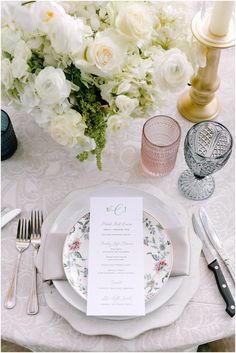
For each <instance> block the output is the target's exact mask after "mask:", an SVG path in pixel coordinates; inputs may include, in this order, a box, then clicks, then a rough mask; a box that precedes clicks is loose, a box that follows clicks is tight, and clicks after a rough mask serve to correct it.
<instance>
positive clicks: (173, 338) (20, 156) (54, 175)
mask: <svg viewBox="0 0 236 353" xmlns="http://www.w3.org/2000/svg"><path fill="white" fill-rule="evenodd" d="M219 72H220V77H221V87H220V89H219V92H218V95H219V97H220V99H221V102H222V111H221V113H220V116H219V117H218V118H217V121H219V122H221V123H223V124H225V125H226V126H227V127H228V128H229V129H230V131H231V132H232V134H234V117H235V110H234V50H232V49H229V50H225V51H223V53H222V58H221V62H220V70H219ZM5 110H6V111H7V112H8V113H9V115H10V117H11V120H12V123H13V125H14V129H15V132H16V135H17V138H18V143H19V145H18V149H17V151H16V153H15V155H14V156H13V157H12V158H10V159H9V160H7V161H4V162H2V164H1V165H2V207H3V206H4V207H9V208H16V207H17V208H21V209H22V216H24V217H28V216H29V212H30V211H31V210H33V209H42V210H43V211H44V214H45V215H47V214H49V213H50V212H51V211H52V210H53V209H54V208H55V207H56V206H57V205H58V203H60V202H61V200H63V198H64V197H65V196H66V195H67V194H68V193H70V192H71V191H73V190H75V189H78V188H86V187H88V186H93V185H96V184H102V183H103V182H105V181H108V180H113V181H117V182H119V183H126V184H127V183H131V184H134V183H150V184H153V185H155V186H157V187H159V188H160V189H161V190H162V191H164V192H165V193H166V194H168V195H169V196H170V197H173V198H174V199H176V200H177V201H178V202H179V203H180V204H181V205H182V206H184V207H185V208H186V209H187V210H188V212H189V216H190V215H191V213H192V211H193V210H194V209H195V208H196V207H198V206H200V205H204V206H205V207H206V209H207V210H208V211H209V214H210V216H211V218H212V219H213V221H214V224H215V228H216V230H217V231H218V232H219V233H220V234H221V236H222V238H223V239H224V245H225V248H226V249H227V251H228V252H229V254H230V256H231V259H232V261H234V213H235V211H234V159H235V158H234V153H233V155H232V157H231V158H230V160H229V162H228V163H227V164H226V166H225V167H224V168H223V169H222V170H221V171H219V172H218V173H217V174H215V181H216V190H215V193H214V195H213V196H212V197H211V198H210V199H208V200H206V201H204V202H193V201H190V200H187V199H185V198H184V197H183V196H182V195H181V194H180V193H179V191H178V188H177V180H178V177H179V175H180V173H181V172H182V171H183V170H184V169H186V164H185V161H184V156H183V142H184V137H185V135H186V132H187V130H188V129H189V128H190V127H191V126H192V123H190V122H188V121H187V120H185V119H183V118H182V117H181V116H180V115H179V113H178V112H177V109H176V101H175V100H172V101H171V102H169V106H167V107H166V108H165V109H163V110H162V113H165V114H167V115H168V114H169V115H170V116H172V117H174V118H176V119H177V120H178V121H179V123H180V125H181V128H182V139H181V146H180V150H179V153H178V158H177V162H176V166H175V168H174V170H173V171H172V172H171V173H170V174H169V175H168V176H166V177H161V178H153V177H149V176H147V175H146V174H145V173H144V172H143V171H142V170H141V168H140V164H139V156H140V139H141V129H142V124H143V121H141V120H136V121H134V122H133V123H132V126H131V127H130V129H129V130H127V131H125V132H122V134H118V135H114V136H113V137H112V139H111V140H110V141H109V143H108V145H107V148H106V151H105V153H104V156H103V170H102V172H99V171H98V170H97V168H96V166H95V163H94V162H88V163H84V164H81V163H80V162H78V161H76V160H75V159H74V156H73V155H72V154H71V153H70V152H68V150H67V149H66V148H64V147H62V146H59V145H58V144H56V143H55V142H54V141H53V140H52V139H51V138H50V136H48V135H46V134H45V133H44V132H43V131H42V130H41V129H40V127H38V126H37V125H36V123H35V122H34V121H33V120H32V119H31V118H30V117H29V116H28V115H27V114H23V113H21V112H16V111H14V110H12V109H9V108H5ZM16 227H17V221H16V220H15V221H13V222H11V223H10V224H9V225H7V226H6V227H5V228H4V229H3V230H2V260H1V261H2V262H1V264H2V298H3V299H4V298H5V295H6V291H7V288H8V285H9V280H10V276H11V274H12V271H13V268H14V264H15V259H16V250H15V234H16ZM32 255H33V254H32V247H31V248H30V249H29V250H27V251H26V252H25V253H24V254H23V256H22V263H21V267H20V272H19V281H18V298H17V305H16V307H15V308H14V309H12V310H6V309H5V308H4V307H3V301H4V300H2V337H3V338H4V339H6V340H9V341H13V342H16V343H18V344H22V345H24V346H26V347H29V348H30V349H32V350H34V351H156V352H157V351H194V350H195V349H196V347H197V346H198V345H199V344H202V343H205V342H209V341H214V340H217V339H220V338H223V337H227V336H232V335H233V334H234V319H232V318H230V317H229V316H228V315H227V314H226V312H225V304H224V302H223V299H222V298H221V296H220V294H219V292H218V289H217V286H216V282H215V280H214V276H213V273H211V271H209V270H208V269H207V265H206V261H205V259H204V258H203V256H202V257H201V259H200V276H201V280H200V286H199V289H198V291H197V292H196V294H195V296H194V297H193V298H192V300H191V301H190V302H189V304H188V305H187V307H186V308H185V310H184V312H183V314H182V315H181V317H180V318H179V319H178V320H177V321H176V322H174V323H173V324H172V325H170V326H168V327H165V328H160V329H155V330H150V331H148V332H146V333H143V334H142V335H140V336H138V337H136V338H135V339H131V340H122V339H120V338H116V337H112V336H86V335H82V334H80V333H78V332H76V331H75V330H74V329H73V328H72V327H71V326H70V325H69V324H68V323H67V322H66V321H65V320H64V319H63V318H61V317H60V316H58V315H57V314H55V313H54V312H53V311H52V310H51V309H49V308H48V306H47V304H46V302H45V299H44V296H43V293H42V284H41V283H40V278H39V281H38V282H39V302H40V313H39V314H38V315H35V316H31V317H30V316H28V315H27V314H26V305H27V298H28V294H29V290H30V283H31V268H32V262H33V257H32ZM224 273H225V276H226V279H227V280H228V282H229V285H230V287H231V288H233V284H232V281H231V278H230V277H229V275H228V273H227V272H226V271H225V269H224Z"/></svg>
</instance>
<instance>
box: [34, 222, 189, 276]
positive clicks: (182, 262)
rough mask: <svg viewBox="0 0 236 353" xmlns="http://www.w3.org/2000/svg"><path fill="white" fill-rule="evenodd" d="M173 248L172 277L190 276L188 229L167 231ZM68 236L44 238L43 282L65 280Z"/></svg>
mask: <svg viewBox="0 0 236 353" xmlns="http://www.w3.org/2000/svg"><path fill="white" fill-rule="evenodd" d="M166 230H167V232H168V235H169V237H170V240H171V242H172V246H173V267H172V271H171V276H184V275H189V266H190V244H189V234H188V229H187V227H179V228H169V229H166ZM66 236H67V234H65V233H47V234H45V235H44V236H43V237H42V240H41V246H40V249H39V252H38V256H37V258H36V263H35V265H36V267H37V268H38V270H39V272H41V274H42V279H43V281H48V280H65V279H66V275H65V272H64V269H63V265H62V254H63V246H64V242H65V238H66Z"/></svg>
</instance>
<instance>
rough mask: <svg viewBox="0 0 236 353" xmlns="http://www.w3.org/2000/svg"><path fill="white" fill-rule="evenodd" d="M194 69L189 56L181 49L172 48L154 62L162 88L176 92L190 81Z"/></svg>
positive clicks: (155, 73) (155, 72) (158, 82)
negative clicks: (188, 58)
mask: <svg viewBox="0 0 236 353" xmlns="http://www.w3.org/2000/svg"><path fill="white" fill-rule="evenodd" d="M192 73H193V69H192V66H191V64H190V63H189V61H188V60H187V57H186V55H185V54H184V53H182V52H181V51H180V50H179V49H170V50H168V51H166V52H165V53H164V54H162V55H161V56H159V57H156V59H155V62H154V77H155V79H156V84H157V85H158V86H159V88H160V89H161V90H169V91H171V92H176V91H179V90H181V89H183V88H184V87H185V85H186V84H187V83H188V81H189V79H190V77H191V75H192Z"/></svg>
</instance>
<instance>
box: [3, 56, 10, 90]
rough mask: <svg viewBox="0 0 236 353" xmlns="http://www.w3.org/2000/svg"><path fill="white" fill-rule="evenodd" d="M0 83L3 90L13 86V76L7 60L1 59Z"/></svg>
mask: <svg viewBox="0 0 236 353" xmlns="http://www.w3.org/2000/svg"><path fill="white" fill-rule="evenodd" d="M1 82H2V84H3V85H4V87H5V89H6V90H8V89H9V88H11V87H12V85H13V76H12V70H11V63H10V60H9V59H3V60H2V65H1Z"/></svg>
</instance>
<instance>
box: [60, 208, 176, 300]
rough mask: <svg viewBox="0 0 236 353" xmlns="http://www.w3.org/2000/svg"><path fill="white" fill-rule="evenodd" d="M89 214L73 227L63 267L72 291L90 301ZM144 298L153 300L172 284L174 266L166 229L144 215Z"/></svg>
mask: <svg viewBox="0 0 236 353" xmlns="http://www.w3.org/2000/svg"><path fill="white" fill-rule="evenodd" d="M89 228H90V212H89V210H88V211H87V212H86V213H85V214H84V215H83V216H82V217H80V219H79V220H78V221H77V222H76V224H74V225H73V227H72V229H71V231H70V233H69V234H68V235H67V237H66V240H65V243H64V248H63V267H64V271H65V274H66V277H67V279H68V282H69V283H70V285H71V286H72V288H73V289H74V290H75V291H76V293H78V294H79V295H80V296H81V297H82V298H83V299H84V300H87V285H88V271H89V268H88V248H89ZM143 250H144V295H145V301H146V302H147V301H149V300H151V299H152V298H153V297H154V296H155V295H157V293H158V292H159V290H160V289H161V287H162V286H163V285H165V283H166V281H167V280H168V278H169V276H170V273H171V269H172V265H173V250H172V245H171V241H170V239H169V237H168V235H167V232H166V231H165V229H164V227H163V226H162V225H161V224H160V222H158V220H157V219H156V218H154V217H153V216H152V215H150V214H149V213H147V212H145V211H144V213H143Z"/></svg>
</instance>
